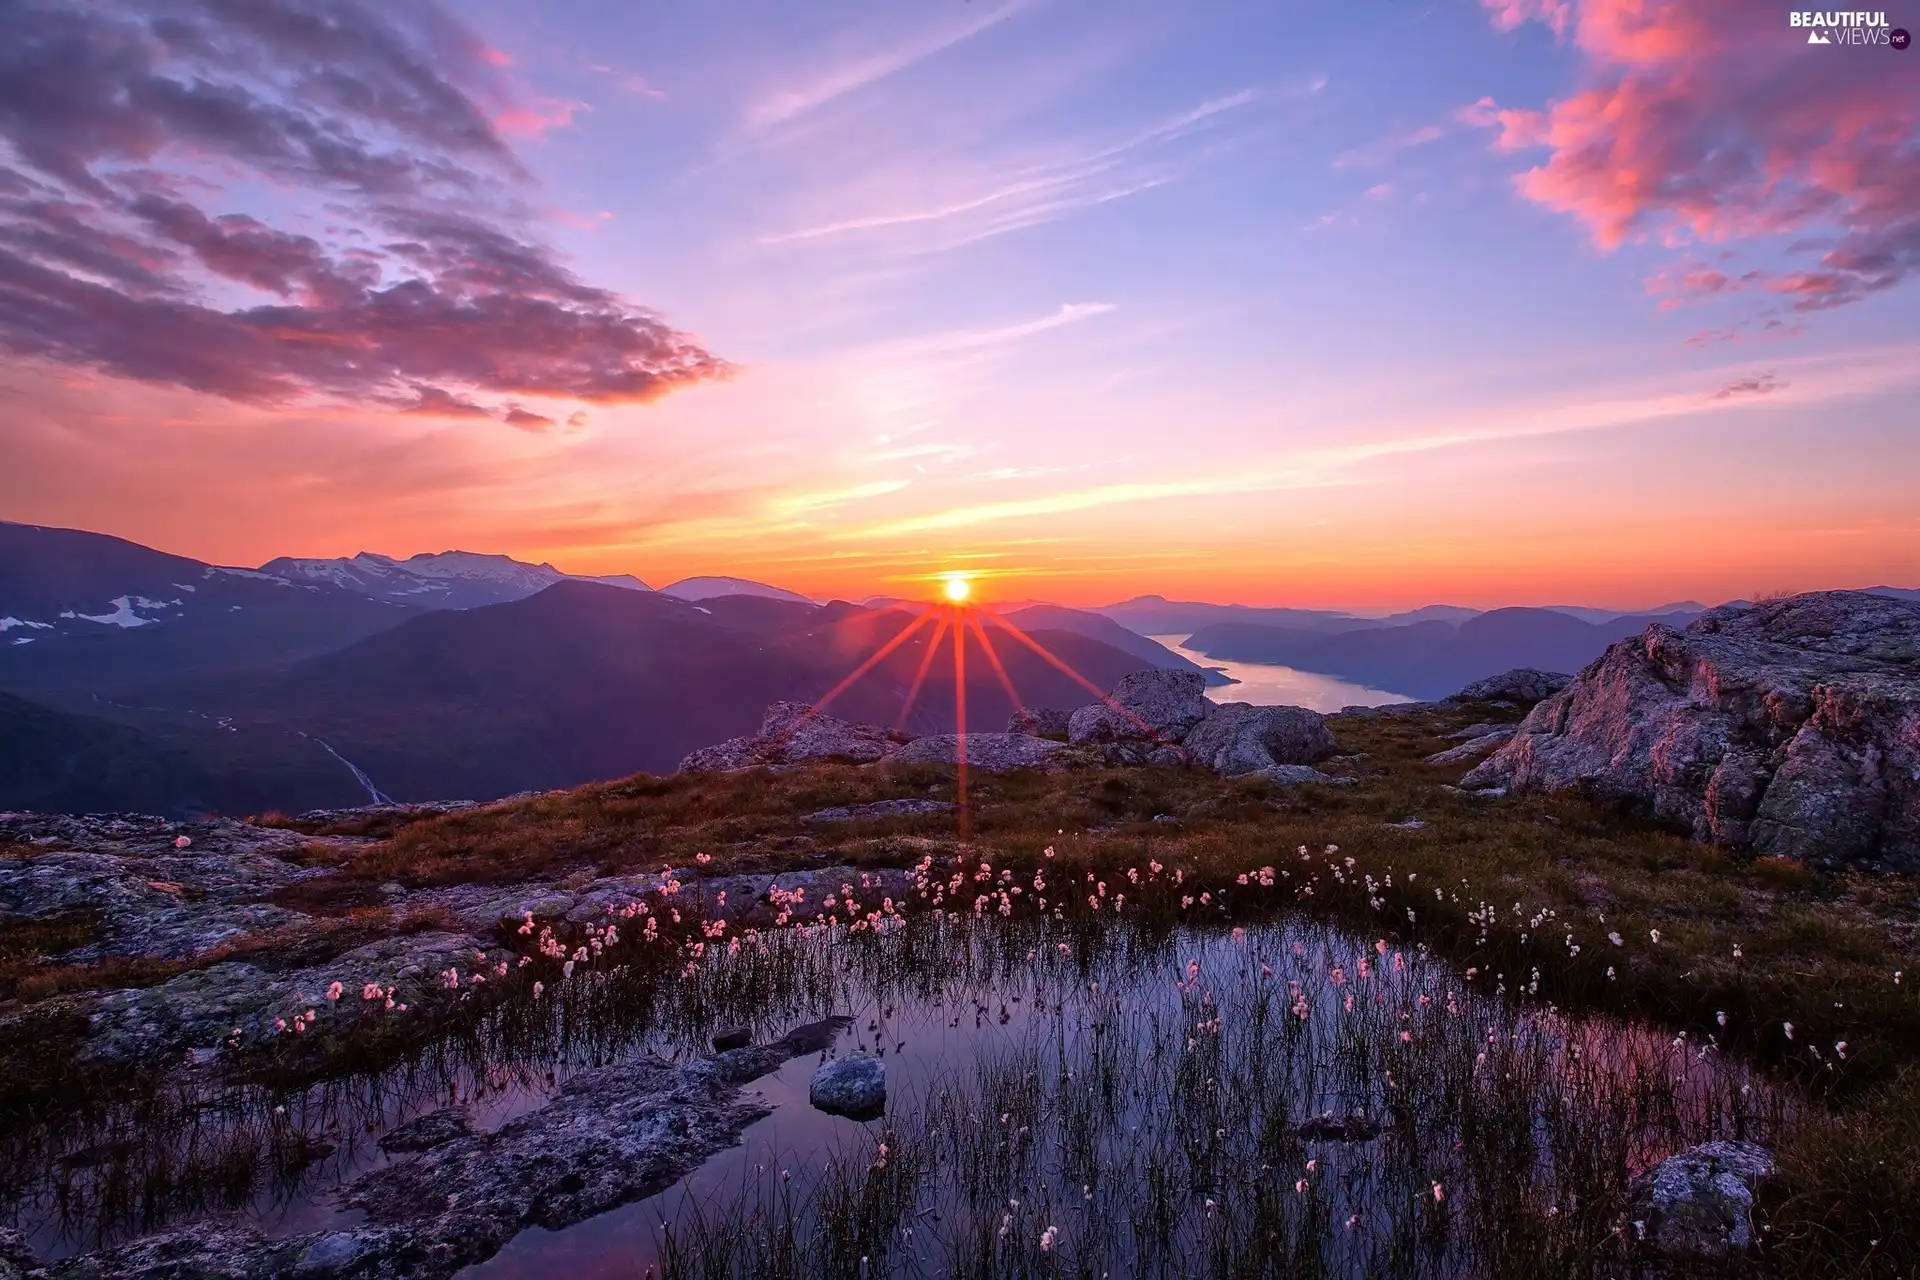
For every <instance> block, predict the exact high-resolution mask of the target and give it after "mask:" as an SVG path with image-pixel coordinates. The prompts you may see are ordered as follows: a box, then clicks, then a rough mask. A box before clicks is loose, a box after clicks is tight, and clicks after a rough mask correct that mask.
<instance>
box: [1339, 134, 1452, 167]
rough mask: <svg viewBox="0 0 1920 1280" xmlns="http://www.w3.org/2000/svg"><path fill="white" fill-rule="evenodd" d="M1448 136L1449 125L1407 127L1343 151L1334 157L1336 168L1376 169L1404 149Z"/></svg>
mask: <svg viewBox="0 0 1920 1280" xmlns="http://www.w3.org/2000/svg"><path fill="white" fill-rule="evenodd" d="M1446 136H1447V127H1446V126H1445V125H1440V124H1426V125H1421V126H1420V127H1419V128H1417V129H1407V130H1404V131H1403V132H1400V133H1392V134H1388V135H1387V136H1386V137H1384V138H1377V139H1375V140H1374V141H1372V142H1369V143H1367V144H1366V145H1365V146H1360V147H1354V148H1352V149H1351V150H1347V151H1342V152H1341V153H1340V154H1339V155H1337V156H1335V157H1334V158H1333V167H1334V168H1336V169H1374V168H1378V167H1379V166H1381V165H1383V164H1385V163H1386V162H1387V161H1389V160H1391V159H1393V158H1394V157H1395V156H1397V155H1399V154H1400V153H1401V152H1402V151H1409V150H1412V149H1413V148H1414V147H1424V146H1426V145H1427V144H1428V143H1429V142H1438V141H1439V140H1440V139H1442V138H1444V137H1446Z"/></svg>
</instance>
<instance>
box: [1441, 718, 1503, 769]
mask: <svg viewBox="0 0 1920 1280" xmlns="http://www.w3.org/2000/svg"><path fill="white" fill-rule="evenodd" d="M1513 734H1514V726H1513V725H1510V724H1509V725H1503V726H1501V727H1499V728H1497V729H1494V730H1493V731H1492V732H1490V733H1483V734H1481V735H1480V736H1479V737H1477V738H1470V739H1468V740H1467V741H1465V742H1463V743H1461V744H1460V745H1459V746H1457V747H1448V748H1447V749H1446V750H1445V751H1436V752H1434V753H1433V754H1432V755H1430V756H1428V757H1427V763H1428V764H1465V763H1466V762H1467V761H1469V760H1477V759H1479V758H1480V757H1481V756H1483V755H1485V754H1486V753H1487V752H1489V751H1491V750H1493V749H1494V748H1495V747H1497V746H1499V745H1500V744H1501V743H1503V742H1507V741H1509V740H1511V739H1512V737H1513Z"/></svg>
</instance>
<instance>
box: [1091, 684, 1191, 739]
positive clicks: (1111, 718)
mask: <svg viewBox="0 0 1920 1280" xmlns="http://www.w3.org/2000/svg"><path fill="white" fill-rule="evenodd" d="M1206 688H1207V682H1206V679H1205V678H1204V677H1203V676H1202V675H1201V674H1200V673H1199V672H1198V671H1167V670H1153V671H1135V672H1133V673H1132V674H1130V675H1124V676H1122V677H1120V683H1119V684H1116V685H1115V686H1114V687H1113V693H1112V694H1111V695H1109V696H1108V698H1107V699H1106V701H1104V702H1096V703H1093V704H1091V705H1089V706H1085V707H1081V708H1080V709H1079V710H1078V711H1076V712H1074V713H1073V716H1072V718H1071V719H1070V720H1069V721H1068V723H1067V739H1068V741H1070V742H1123V741H1126V740H1128V739H1144V740H1147V741H1160V742H1176V741H1178V740H1179V739H1180V738H1181V737H1182V736H1183V735H1184V734H1185V733H1186V732H1187V730H1189V729H1191V728H1193V726H1194V725H1196V724H1199V723H1200V722H1201V721H1202V720H1204V719H1206V717H1207V714H1208V711H1209V710H1210V709H1211V707H1212V704H1211V703H1209V702H1208V701H1207V694H1206Z"/></svg>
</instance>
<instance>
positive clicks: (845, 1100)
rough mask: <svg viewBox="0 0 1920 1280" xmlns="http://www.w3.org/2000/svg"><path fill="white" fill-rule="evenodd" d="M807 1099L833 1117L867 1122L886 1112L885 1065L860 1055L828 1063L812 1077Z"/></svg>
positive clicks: (875, 1059) (877, 1060)
mask: <svg viewBox="0 0 1920 1280" xmlns="http://www.w3.org/2000/svg"><path fill="white" fill-rule="evenodd" d="M807 1098H808V1100H809V1101H810V1102H812V1103H813V1105H814V1106H816V1107H818V1108H819V1109H820V1110H822V1111H826V1112H830V1113H832V1114H834V1115H842V1116H848V1117H851V1118H852V1119H855V1120H864V1119H871V1118H872V1117H874V1116H877V1115H879V1114H880V1113H881V1112H882V1111H884V1110H885V1109H886V1105H887V1068H886V1065H885V1064H884V1063H882V1062H881V1061H880V1060H879V1059H878V1058H870V1057H868V1056H867V1055H866V1054H864V1053H856V1054H854V1055H852V1056H851V1057H846V1058H840V1059H838V1060H836V1061H833V1062H829V1063H827V1064H826V1065H825V1066H823V1067H821V1068H820V1069H819V1070H818V1071H816V1072H814V1073H813V1081H812V1083H811V1084H810V1085H809V1086H808V1088H807Z"/></svg>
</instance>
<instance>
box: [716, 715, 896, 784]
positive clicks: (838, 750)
mask: <svg viewBox="0 0 1920 1280" xmlns="http://www.w3.org/2000/svg"><path fill="white" fill-rule="evenodd" d="M908 741H910V739H909V738H908V737H907V736H906V735H905V734H903V733H897V732H895V731H894V730H891V729H883V728H881V727H880V726H878V725H871V724H856V723H854V722H853V721H851V720H842V719H840V718H839V717H838V716H830V715H827V714H825V713H824V712H816V711H815V710H814V709H813V708H812V707H811V706H810V705H808V704H807V703H804V702H776V703H774V704H773V705H772V706H769V707H768V708H767V713H766V715H765V717H764V718H762V720H761V721H760V732H758V733H756V734H754V735H752V736H751V737H745V738H728V739H727V740H726V741H725V742H720V743H716V744H714V745H713V746H711V747H702V748H700V749H699V750H698V751H695V752H693V753H692V754H690V755H689V756H687V758H686V759H684V760H682V761H681V762H680V770H681V772H683V773H697V772H701V771H703V770H732V769H751V768H754V767H756V766H759V765H770V764H795V763H797V762H799V761H802V760H848V761H852V762H853V763H855V764H870V763H872V762H873V761H875V760H878V759H879V758H880V757H882V756H884V755H886V754H887V753H889V752H890V751H892V750H893V749H894V748H895V747H898V746H900V745H901V744H902V743H905V742H908Z"/></svg>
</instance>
